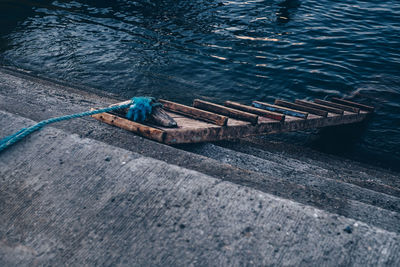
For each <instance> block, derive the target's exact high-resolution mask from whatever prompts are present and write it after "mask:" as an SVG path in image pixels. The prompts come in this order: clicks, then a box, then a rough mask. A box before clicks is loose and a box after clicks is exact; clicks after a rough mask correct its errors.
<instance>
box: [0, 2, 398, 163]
mask: <svg viewBox="0 0 400 267" xmlns="http://www.w3.org/2000/svg"><path fill="white" fill-rule="evenodd" d="M399 18H400V3H399V2H398V1H394V0H392V1H356V2H354V1H350V0H346V1H340V2H337V1H328V0H320V1H315V0H310V1H300V0H279V1H278V0H275V1H274V0H269V1H263V0H253V1H239V0H236V1H235V0H232V1H218V0H208V1H207V0H206V1H204V0H201V1H200V0H192V1H175V0H146V1H127V0H119V1H105V0H104V1H99V0H91V1H90V0H86V1H85V0H76V1H66V0H57V1H27V0H26V1H23V0H3V1H0V23H1V27H0V60H1V62H3V63H4V64H10V65H14V66H17V67H20V68H26V69H29V70H33V71H36V72H40V73H41V74H45V75H47V76H50V77H55V78H59V79H65V80H70V81H74V82H78V83H84V84H87V85H90V86H94V87H98V88H100V89H103V90H107V91H112V92H114V93H117V94H120V95H121V96H123V97H131V96H134V95H153V96H156V97H164V98H169V99H171V100H176V101H180V102H184V103H190V101H191V100H192V99H193V98H195V97H202V98H206V99H210V100H213V101H217V102H221V101H223V100H225V99H231V100H237V101H242V102H248V101H250V100H252V99H259V100H263V101H272V100H273V99H275V98H284V99H293V98H305V97H318V98H321V97H322V98H323V97H325V96H326V95H338V96H346V97H352V98H353V99H354V100H357V101H365V103H371V104H374V105H376V106H377V109H378V111H377V114H376V116H375V117H374V118H373V120H372V122H371V123H370V124H369V126H368V127H367V130H366V132H365V134H364V135H363V137H362V138H361V139H358V140H357V142H353V143H355V146H353V147H350V146H346V147H345V148H344V149H342V150H340V151H339V152H340V153H344V154H345V155H347V156H353V157H354V156H357V157H358V156H359V155H361V154H362V155H363V158H364V159H367V158H369V159H373V160H375V159H376V158H379V159H380V160H382V161H385V162H391V163H390V164H391V166H392V167H393V166H395V165H396V164H395V163H393V162H398V161H399V160H400V149H399V148H400V147H399V143H400V135H399V129H398V125H400V115H399V114H400V104H399V103H400V83H399V81H400V74H399V71H398V70H399V69H400V52H399V47H400V39H399V38H398V32H399V30H400V20H399ZM332 142H333V141H332ZM333 143H334V142H333ZM337 143H338V144H340V143H343V139H339V140H338V142H337ZM314 144H315V143H314ZM334 144H335V143H334ZM334 146H335V145H334ZM320 148H321V147H320ZM321 149H322V148H321ZM328 150H329V149H328ZM335 152H336V153H338V151H335ZM399 168H400V167H399Z"/></svg>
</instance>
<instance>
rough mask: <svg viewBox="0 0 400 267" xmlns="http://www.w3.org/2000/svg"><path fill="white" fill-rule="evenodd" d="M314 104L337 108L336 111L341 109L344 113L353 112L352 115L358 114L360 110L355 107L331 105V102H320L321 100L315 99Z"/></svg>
mask: <svg viewBox="0 0 400 267" xmlns="http://www.w3.org/2000/svg"><path fill="white" fill-rule="evenodd" d="M314 102H315V103H317V104H321V105H325V106H330V107H333V108H338V109H343V110H345V111H349V112H353V113H357V114H358V113H360V109H359V108H356V107H350V106H345V105H342V104H338V103H333V102H330V101H326V100H322V99H315V100H314Z"/></svg>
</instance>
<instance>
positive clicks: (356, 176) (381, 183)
mask: <svg viewBox="0 0 400 267" xmlns="http://www.w3.org/2000/svg"><path fill="white" fill-rule="evenodd" d="M252 140H254V139H252ZM263 144H267V145H265V146H262V145H261V144H258V143H254V142H249V141H245V140H241V141H238V142H219V143H217V144H216V145H218V146H222V147H225V148H227V149H231V150H235V151H238V152H241V153H245V154H249V155H253V156H256V157H258V158H262V159H266V160H269V161H273V162H276V163H279V164H282V165H285V166H288V167H289V168H294V169H298V168H300V170H301V171H304V172H307V173H310V174H314V175H319V176H325V177H332V179H335V180H338V181H342V182H346V183H350V184H354V185H357V186H360V187H363V188H366V189H370V190H374V191H377V192H381V193H385V194H389V195H392V196H396V197H400V187H398V186H397V180H399V179H400V177H399V176H396V174H395V173H391V172H386V171H384V170H380V169H379V168H370V169H371V171H368V169H366V168H365V167H361V166H359V165H360V164H359V163H357V162H350V161H348V160H344V159H342V160H338V159H336V158H335V157H332V156H329V155H325V154H321V153H318V152H316V151H309V150H308V151H307V152H303V153H302V154H301V155H298V154H293V153H291V152H290V151H292V150H290V151H289V149H286V150H285V151H282V150H283V148H282V149H281V150H280V151H276V150H277V149H272V150H270V147H271V146H274V147H278V144H277V143H276V142H271V141H270V142H267V141H264V142H263ZM280 146H281V147H283V146H288V147H290V148H292V147H294V145H288V144H280ZM297 149H298V150H307V149H306V148H304V147H302V148H300V147H298V148H297ZM309 154H317V155H318V157H315V155H314V156H313V158H312V159H310V158H309ZM332 158H333V159H332ZM343 161H345V162H346V163H343ZM353 166H354V167H353Z"/></svg>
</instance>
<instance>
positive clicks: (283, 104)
mask: <svg viewBox="0 0 400 267" xmlns="http://www.w3.org/2000/svg"><path fill="white" fill-rule="evenodd" d="M275 105H277V106H281V107H286V108H292V109H295V110H300V111H305V112H308V113H310V114H314V115H318V116H321V117H326V116H328V111H325V110H321V109H316V108H310V107H306V106H303V105H300V104H296V103H291V102H288V101H284V100H279V99H277V100H275Z"/></svg>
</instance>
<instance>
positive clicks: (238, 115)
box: [193, 99, 258, 124]
mask: <svg viewBox="0 0 400 267" xmlns="http://www.w3.org/2000/svg"><path fill="white" fill-rule="evenodd" d="M193 106H194V107H195V108H199V109H204V110H207V111H211V112H215V113H218V114H222V115H225V116H228V117H230V118H234V119H238V120H243V121H248V122H251V123H252V124H257V122H258V116H257V115H254V114H251V113H248V112H244V111H240V110H237V109H232V108H227V107H225V106H222V105H218V104H214V103H211V102H207V101H203V100H200V99H195V100H194V101H193Z"/></svg>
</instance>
